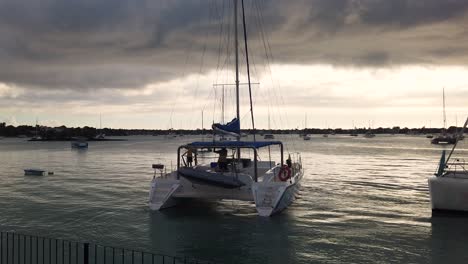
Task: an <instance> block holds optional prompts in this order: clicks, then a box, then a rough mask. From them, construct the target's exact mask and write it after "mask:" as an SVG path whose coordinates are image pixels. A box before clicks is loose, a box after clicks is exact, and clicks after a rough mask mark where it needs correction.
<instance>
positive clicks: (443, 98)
mask: <svg viewBox="0 0 468 264" xmlns="http://www.w3.org/2000/svg"><path fill="white" fill-rule="evenodd" d="M442 101H443V102H442V106H443V109H444V133H445V130H446V128H447V116H446V115H445V87H443V88H442Z"/></svg>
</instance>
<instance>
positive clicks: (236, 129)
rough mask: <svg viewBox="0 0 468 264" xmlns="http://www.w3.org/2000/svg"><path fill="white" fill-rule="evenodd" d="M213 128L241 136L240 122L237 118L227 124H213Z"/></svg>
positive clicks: (220, 131) (216, 130)
mask: <svg viewBox="0 0 468 264" xmlns="http://www.w3.org/2000/svg"><path fill="white" fill-rule="evenodd" d="M211 128H213V130H214V131H215V132H219V133H222V134H227V135H231V136H234V137H239V136H240V122H239V119H237V118H234V119H232V121H231V122H229V123H227V124H225V125H223V124H219V123H216V124H213V125H212V126H211Z"/></svg>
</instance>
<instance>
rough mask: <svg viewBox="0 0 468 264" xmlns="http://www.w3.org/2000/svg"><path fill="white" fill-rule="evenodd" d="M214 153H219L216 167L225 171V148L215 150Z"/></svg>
mask: <svg viewBox="0 0 468 264" xmlns="http://www.w3.org/2000/svg"><path fill="white" fill-rule="evenodd" d="M215 153H218V154H219V157H218V168H219V170H221V171H227V149H226V148H222V149H220V150H218V151H215Z"/></svg>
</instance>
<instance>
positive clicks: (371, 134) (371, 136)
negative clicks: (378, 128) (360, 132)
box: [364, 129, 375, 138]
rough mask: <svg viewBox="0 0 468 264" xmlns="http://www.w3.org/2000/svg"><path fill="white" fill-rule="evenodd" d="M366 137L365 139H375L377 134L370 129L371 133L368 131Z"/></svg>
mask: <svg viewBox="0 0 468 264" xmlns="http://www.w3.org/2000/svg"><path fill="white" fill-rule="evenodd" d="M364 137H365V138H373V137H375V134H374V133H372V131H371V130H370V129H369V131H367V132H366V133H365V134H364Z"/></svg>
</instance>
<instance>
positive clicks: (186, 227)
mask: <svg viewBox="0 0 468 264" xmlns="http://www.w3.org/2000/svg"><path fill="white" fill-rule="evenodd" d="M277 138H278V139H282V140H283V141H284V142H285V144H286V146H287V149H288V150H289V151H291V152H292V151H299V152H301V153H302V159H303V162H304V166H305V170H306V171H305V177H304V180H303V186H302V190H301V194H300V197H299V199H298V200H296V202H295V203H294V204H293V205H292V206H291V207H289V208H288V209H287V210H286V211H284V212H282V213H281V214H279V215H276V216H274V217H271V218H262V217H258V216H257V215H256V211H255V207H254V205H253V204H251V203H245V202H236V201H221V202H216V203H209V202H197V201H192V202H189V203H186V204H184V205H182V206H180V207H176V208H173V209H168V210H165V211H162V212H151V211H149V210H148V209H147V206H146V204H147V197H148V187H149V183H150V180H151V178H152V174H153V171H152V169H151V164H152V163H159V162H163V163H165V164H167V165H170V164H171V162H173V163H174V162H175V159H176V150H177V147H178V145H180V144H181V143H187V142H189V141H191V140H194V139H195V138H188V137H180V138H175V139H166V138H164V137H128V138H127V139H128V141H119V142H117V141H116V142H90V147H89V149H88V150H85V151H76V150H72V149H70V143H69V142H26V141H24V139H9V138H6V139H2V140H0V161H1V163H0V164H1V165H0V227H1V229H2V230H3V231H17V232H20V233H27V234H35V235H44V236H50V237H55V238H67V239H74V240H80V241H92V242H99V243H101V244H107V245H113V246H123V247H129V248H138V249H144V250H150V251H154V252H161V253H166V254H171V255H186V256H191V257H196V258H201V259H205V260H214V261H217V262H221V263H310V262H327V263H467V262H468V251H466V249H467V248H468V217H466V216H465V217H463V216H462V217H460V216H457V217H455V216H453V215H448V216H434V217H431V210H430V204H429V195H428V188H427V180H426V178H427V177H428V176H430V175H432V174H433V173H434V172H435V170H436V167H437V162H438V159H439V156H440V153H441V150H442V149H443V147H441V146H434V145H431V144H429V140H428V139H426V138H424V137H416V136H390V135H389V136H377V137H375V138H372V139H365V138H362V137H358V138H353V137H348V136H330V137H329V138H322V137H320V136H314V137H313V138H312V140H311V141H303V140H301V139H300V138H299V137H298V136H297V135H294V136H293V135H291V136H283V137H277ZM459 149H460V151H459V154H460V156H461V157H465V158H466V157H468V146H467V144H466V142H465V143H463V144H461V146H460V148H459ZM36 167H37V168H43V169H46V170H49V171H54V172H55V173H54V175H47V176H43V177H37V176H36V177H35V176H24V175H23V169H25V168H36Z"/></svg>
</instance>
